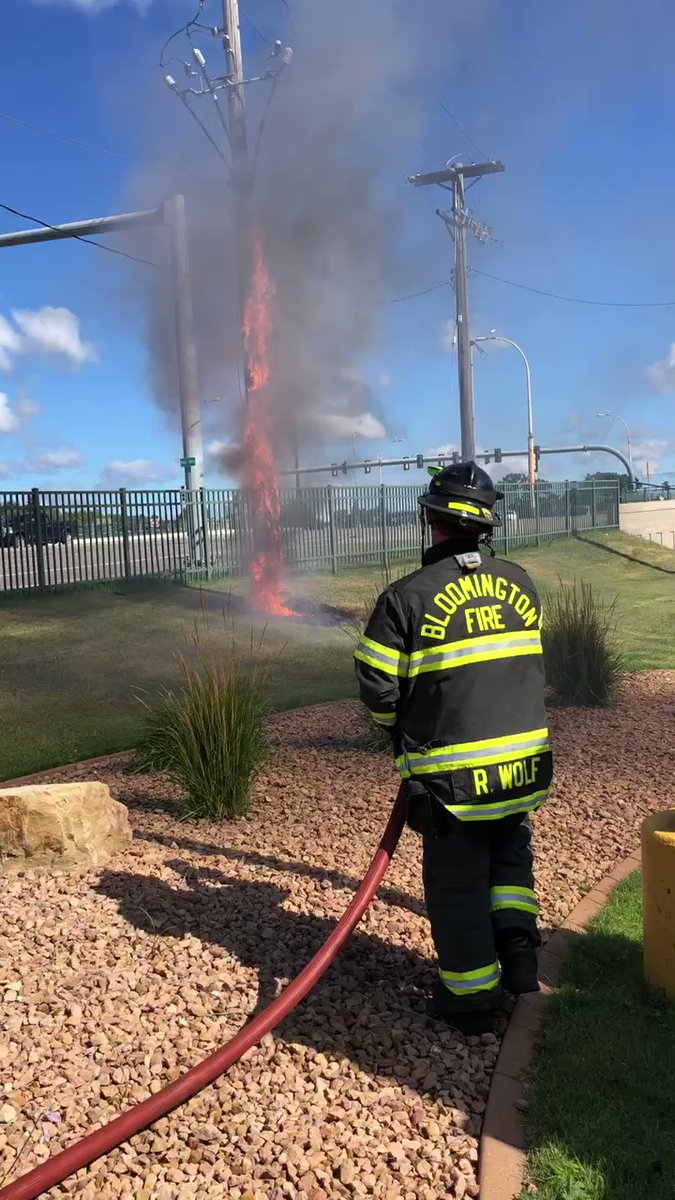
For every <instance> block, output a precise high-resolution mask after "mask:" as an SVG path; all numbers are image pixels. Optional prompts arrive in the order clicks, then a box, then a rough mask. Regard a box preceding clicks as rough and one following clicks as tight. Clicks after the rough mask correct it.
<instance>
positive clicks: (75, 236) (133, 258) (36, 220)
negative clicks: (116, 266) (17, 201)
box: [0, 204, 157, 267]
mask: <svg viewBox="0 0 675 1200" xmlns="http://www.w3.org/2000/svg"><path fill="white" fill-rule="evenodd" d="M0 208H1V209H3V210H4V212H8V213H11V214H12V216H14V217H21V220H22V221H32V222H33V224H34V225H41V226H42V228H43V229H51V230H53V231H54V233H61V230H60V229H59V226H58V225H50V223H49V221H42V220H41V219H40V217H31V216H29V215H28V213H24V212H19V210H18V208H11V207H10V205H9V204H0ZM68 237H69V238H72V240H73V241H74V242H86V244H87V245H88V246H98V249H99V250H105V252H106V254H117V255H118V256H119V257H120V258H128V259H129V260H130V262H137V263H142V264H143V266H145V267H157V263H155V262H151V261H150V259H149V258H139V256H138V255H137V254H127V252H126V250H116V249H115V247H114V246H106V244H105V242H95V241H94V240H93V238H89V237H83V236H82V234H80V233H69V234H68Z"/></svg>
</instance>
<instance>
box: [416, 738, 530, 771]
mask: <svg viewBox="0 0 675 1200" xmlns="http://www.w3.org/2000/svg"><path fill="white" fill-rule="evenodd" d="M549 748H550V741H549V738H548V735H545V736H538V737H533V738H530V739H529V740H528V741H523V742H514V743H512V744H510V745H509V744H505V745H502V746H481V747H480V748H473V747H472V745H471V743H468V744H467V745H466V746H462V747H457V748H456V749H452V748H451V747H448V751H449V753H446V752H444V748H440V749H439V751H434V752H432V753H429V754H408V756H407V764H406V765H407V767H408V769H409V770H410V771H411V772H412V774H413V775H414V774H415V773H416V772H418V771H424V772H428V771H432V770H440V771H443V770H452V768H453V767H456V766H457V765H458V764H462V765H464V764H471V763H474V762H488V763H501V762H507V761H508V759H509V758H521V757H522V758H526V757H528V756H529V755H530V754H532V753H534V752H535V751H536V750H548V749H549Z"/></svg>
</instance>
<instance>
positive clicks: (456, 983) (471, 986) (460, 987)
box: [440, 963, 501, 995]
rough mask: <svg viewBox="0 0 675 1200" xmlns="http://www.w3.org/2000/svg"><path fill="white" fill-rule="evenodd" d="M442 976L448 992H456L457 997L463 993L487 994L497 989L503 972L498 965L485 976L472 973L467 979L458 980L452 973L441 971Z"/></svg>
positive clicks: (490, 968)
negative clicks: (494, 988) (492, 989)
mask: <svg viewBox="0 0 675 1200" xmlns="http://www.w3.org/2000/svg"><path fill="white" fill-rule="evenodd" d="M440 975H441V980H442V981H443V984H444V985H445V987H446V988H447V989H448V991H450V992H454V993H455V994H456V995H457V994H459V993H461V992H487V991H489V990H490V989H491V988H493V987H496V986H497V984H498V983H499V980H500V978H501V972H500V970H499V966H498V964H496V963H495V964H494V965H493V966H491V967H489V968H487V970H486V972H485V974H483V975H476V973H475V972H473V971H472V972H471V973H470V975H469V977H468V978H465V979H458V978H457V975H456V974H455V973H454V972H450V971H441V972H440Z"/></svg>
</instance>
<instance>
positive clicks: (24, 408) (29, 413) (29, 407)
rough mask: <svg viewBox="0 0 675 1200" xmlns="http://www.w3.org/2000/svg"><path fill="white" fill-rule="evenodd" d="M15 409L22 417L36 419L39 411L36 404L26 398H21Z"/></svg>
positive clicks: (38, 406)
mask: <svg viewBox="0 0 675 1200" xmlns="http://www.w3.org/2000/svg"><path fill="white" fill-rule="evenodd" d="M16 407H17V409H18V411H19V414H20V416H22V417H36V416H37V414H38V413H39V411H40V405H39V404H36V402H35V400H29V399H28V397H27V396H22V398H21V399H20V400H19V403H18V404H17V406H16Z"/></svg>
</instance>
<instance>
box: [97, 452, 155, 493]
mask: <svg viewBox="0 0 675 1200" xmlns="http://www.w3.org/2000/svg"><path fill="white" fill-rule="evenodd" d="M103 476H104V479H105V480H106V482H107V483H108V484H109V485H110V487H116V488H118V487H142V486H144V485H146V484H149V483H157V482H158V480H160V479H166V477H167V471H166V467H162V466H160V464H159V463H156V462H153V461H152V459H150V458H133V459H130V460H128V461H124V460H123V459H119V458H116V459H114V460H113V461H112V462H109V463H108V465H107V467H105V468H104V471H103Z"/></svg>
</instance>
